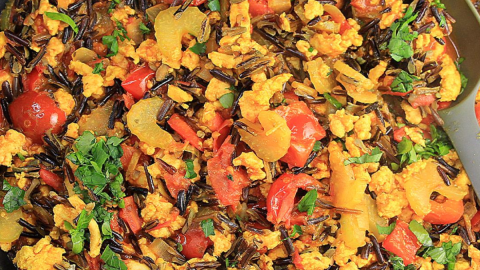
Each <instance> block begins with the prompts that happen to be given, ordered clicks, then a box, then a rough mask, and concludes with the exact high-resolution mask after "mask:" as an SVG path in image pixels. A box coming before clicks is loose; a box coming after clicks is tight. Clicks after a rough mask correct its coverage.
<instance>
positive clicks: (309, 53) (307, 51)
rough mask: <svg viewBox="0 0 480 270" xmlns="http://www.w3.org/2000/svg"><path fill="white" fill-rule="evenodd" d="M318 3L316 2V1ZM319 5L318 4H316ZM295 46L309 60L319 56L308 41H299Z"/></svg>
mask: <svg viewBox="0 0 480 270" xmlns="http://www.w3.org/2000/svg"><path fill="white" fill-rule="evenodd" d="M315 2H316V1H315ZM316 3H318V2H316ZM295 46H296V47H297V49H298V50H299V51H300V52H301V53H303V54H304V55H305V56H306V57H307V58H308V59H312V58H313V57H315V56H316V55H317V54H318V51H317V50H316V49H315V48H313V47H312V45H310V43H308V42H307V41H305V40H299V41H297V43H296V44H295Z"/></svg>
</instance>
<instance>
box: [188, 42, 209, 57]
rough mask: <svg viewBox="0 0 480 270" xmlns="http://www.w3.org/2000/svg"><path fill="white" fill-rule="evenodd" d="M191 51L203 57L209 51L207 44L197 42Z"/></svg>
mask: <svg viewBox="0 0 480 270" xmlns="http://www.w3.org/2000/svg"><path fill="white" fill-rule="evenodd" d="M189 50H190V51H192V52H194V53H196V54H198V55H202V54H204V53H205V52H206V51H207V44H206V43H205V42H204V43H199V42H197V43H196V44H195V45H193V46H192V47H190V48H189Z"/></svg>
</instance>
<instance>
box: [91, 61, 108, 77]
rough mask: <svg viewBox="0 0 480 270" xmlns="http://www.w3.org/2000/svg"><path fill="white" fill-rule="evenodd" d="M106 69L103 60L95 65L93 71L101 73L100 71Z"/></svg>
mask: <svg viewBox="0 0 480 270" xmlns="http://www.w3.org/2000/svg"><path fill="white" fill-rule="evenodd" d="M104 70H105V69H104V68H103V62H100V63H97V64H95V67H94V68H93V71H92V73H93V74H99V73H100V72H102V71H104Z"/></svg>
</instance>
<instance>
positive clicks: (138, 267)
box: [124, 260, 173, 270]
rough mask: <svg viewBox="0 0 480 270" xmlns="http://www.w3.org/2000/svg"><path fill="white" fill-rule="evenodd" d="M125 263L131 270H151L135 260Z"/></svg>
mask: <svg viewBox="0 0 480 270" xmlns="http://www.w3.org/2000/svg"><path fill="white" fill-rule="evenodd" d="M124 262H125V265H126V266H127V269H129V270H150V267H148V266H146V265H145V264H143V263H140V262H137V261H135V260H125V261H124ZM172 269H173V268H172Z"/></svg>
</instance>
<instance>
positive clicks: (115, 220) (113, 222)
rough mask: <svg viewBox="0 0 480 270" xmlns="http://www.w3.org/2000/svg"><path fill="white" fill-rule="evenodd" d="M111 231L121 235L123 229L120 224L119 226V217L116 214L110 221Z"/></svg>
mask: <svg viewBox="0 0 480 270" xmlns="http://www.w3.org/2000/svg"><path fill="white" fill-rule="evenodd" d="M110 229H112V230H114V231H116V232H118V233H121V232H122V231H123V230H122V227H120V224H118V216H117V215H116V214H114V215H113V217H112V219H111V220H110Z"/></svg>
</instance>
